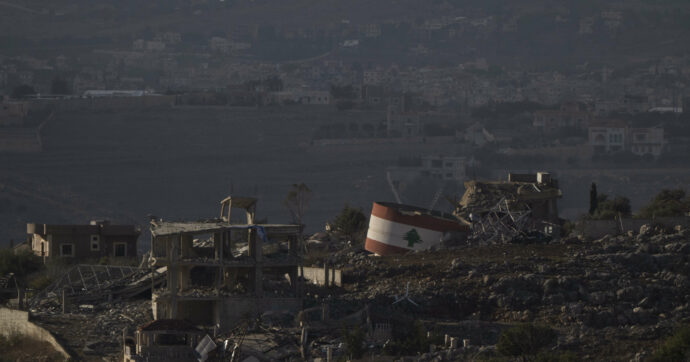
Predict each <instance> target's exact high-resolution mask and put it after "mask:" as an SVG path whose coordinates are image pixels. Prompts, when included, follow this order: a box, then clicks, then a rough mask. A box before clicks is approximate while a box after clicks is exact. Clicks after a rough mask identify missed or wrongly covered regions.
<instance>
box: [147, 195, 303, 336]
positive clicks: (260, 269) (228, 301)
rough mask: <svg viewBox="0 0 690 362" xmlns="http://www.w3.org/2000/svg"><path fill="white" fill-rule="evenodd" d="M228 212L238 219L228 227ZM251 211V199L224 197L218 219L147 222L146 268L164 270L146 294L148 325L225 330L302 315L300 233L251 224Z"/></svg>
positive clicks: (253, 204)
mask: <svg viewBox="0 0 690 362" xmlns="http://www.w3.org/2000/svg"><path fill="white" fill-rule="evenodd" d="M234 209H240V210H243V211H244V215H243V216H245V218H244V220H242V221H241V222H233V221H232V220H233V219H232V218H231V216H232V211H233V210H234ZM255 212H256V199H254V198H238V197H228V198H226V199H225V200H223V201H222V202H221V212H220V218H218V219H213V220H206V221H199V222H165V221H159V220H152V221H151V235H152V241H151V253H152V256H151V263H150V264H151V266H152V267H153V268H159V267H167V268H168V269H167V270H168V273H167V280H166V282H165V283H164V286H163V287H161V288H157V289H155V290H154V292H153V295H152V308H153V315H154V319H188V320H190V321H193V322H194V323H195V324H197V325H200V326H204V327H212V328H217V329H218V330H220V331H224V330H227V329H229V328H231V327H233V326H234V325H235V323H236V322H238V321H239V320H241V319H243V318H247V317H253V316H257V315H260V314H261V313H264V312H267V311H289V312H296V311H298V310H300V309H301V308H302V286H301V283H300V282H299V281H298V265H300V263H301V258H300V256H299V250H298V235H299V234H300V232H301V226H300V225H277V224H255V223H254V220H255V216H256V215H255ZM235 216H236V215H235Z"/></svg>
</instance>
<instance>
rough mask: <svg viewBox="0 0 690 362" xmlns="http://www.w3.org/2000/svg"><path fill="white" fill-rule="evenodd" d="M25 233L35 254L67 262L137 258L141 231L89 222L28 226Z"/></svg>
mask: <svg viewBox="0 0 690 362" xmlns="http://www.w3.org/2000/svg"><path fill="white" fill-rule="evenodd" d="M26 232H27V233H28V234H29V235H30V238H31V241H30V242H31V250H33V252H34V254H36V255H38V256H40V257H43V258H44V260H45V259H46V258H55V257H64V258H69V259H70V260H75V261H79V260H86V259H98V258H102V257H136V256H137V240H138V239H139V234H141V230H140V229H139V228H138V227H137V226H134V225H111V224H110V222H109V221H103V220H101V221H91V223H90V224H89V225H49V224H36V223H29V224H27V225H26Z"/></svg>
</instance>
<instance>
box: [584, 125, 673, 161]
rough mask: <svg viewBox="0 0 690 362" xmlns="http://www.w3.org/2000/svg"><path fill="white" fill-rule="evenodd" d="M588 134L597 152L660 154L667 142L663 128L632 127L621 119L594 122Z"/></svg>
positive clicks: (640, 154)
mask: <svg viewBox="0 0 690 362" xmlns="http://www.w3.org/2000/svg"><path fill="white" fill-rule="evenodd" d="M588 134H589V144H590V146H592V147H593V151H594V153H595V154H602V153H615V152H621V151H629V152H632V153H633V154H635V155H638V156H644V155H652V156H659V155H661V153H662V152H663V150H664V146H665V144H666V141H665V140H664V130H663V128H660V127H651V128H631V127H628V125H627V124H626V123H625V122H624V121H621V120H606V121H596V122H593V123H592V124H590V126H589V128H588Z"/></svg>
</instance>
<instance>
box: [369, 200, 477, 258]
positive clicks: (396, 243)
mask: <svg viewBox="0 0 690 362" xmlns="http://www.w3.org/2000/svg"><path fill="white" fill-rule="evenodd" d="M468 232H469V227H468V225H467V224H466V223H464V222H462V221H460V220H458V219H456V218H455V217H453V215H449V214H445V213H442V212H440V211H433V210H427V209H423V208H420V207H416V206H410V205H403V204H393V203H387V202H375V203H374V206H373V208H372V210H371V218H370V220H369V229H368V231H367V239H366V243H365V245H364V248H365V249H366V250H367V251H370V252H372V253H376V254H378V255H389V254H403V253H406V252H408V251H410V250H427V249H430V248H432V247H434V246H436V245H438V244H440V243H442V242H444V241H451V240H456V239H461V240H464V239H465V238H466V236H467V233H468Z"/></svg>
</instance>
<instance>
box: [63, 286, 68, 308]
mask: <svg viewBox="0 0 690 362" xmlns="http://www.w3.org/2000/svg"><path fill="white" fill-rule="evenodd" d="M65 313H67V288H62V314H65Z"/></svg>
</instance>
